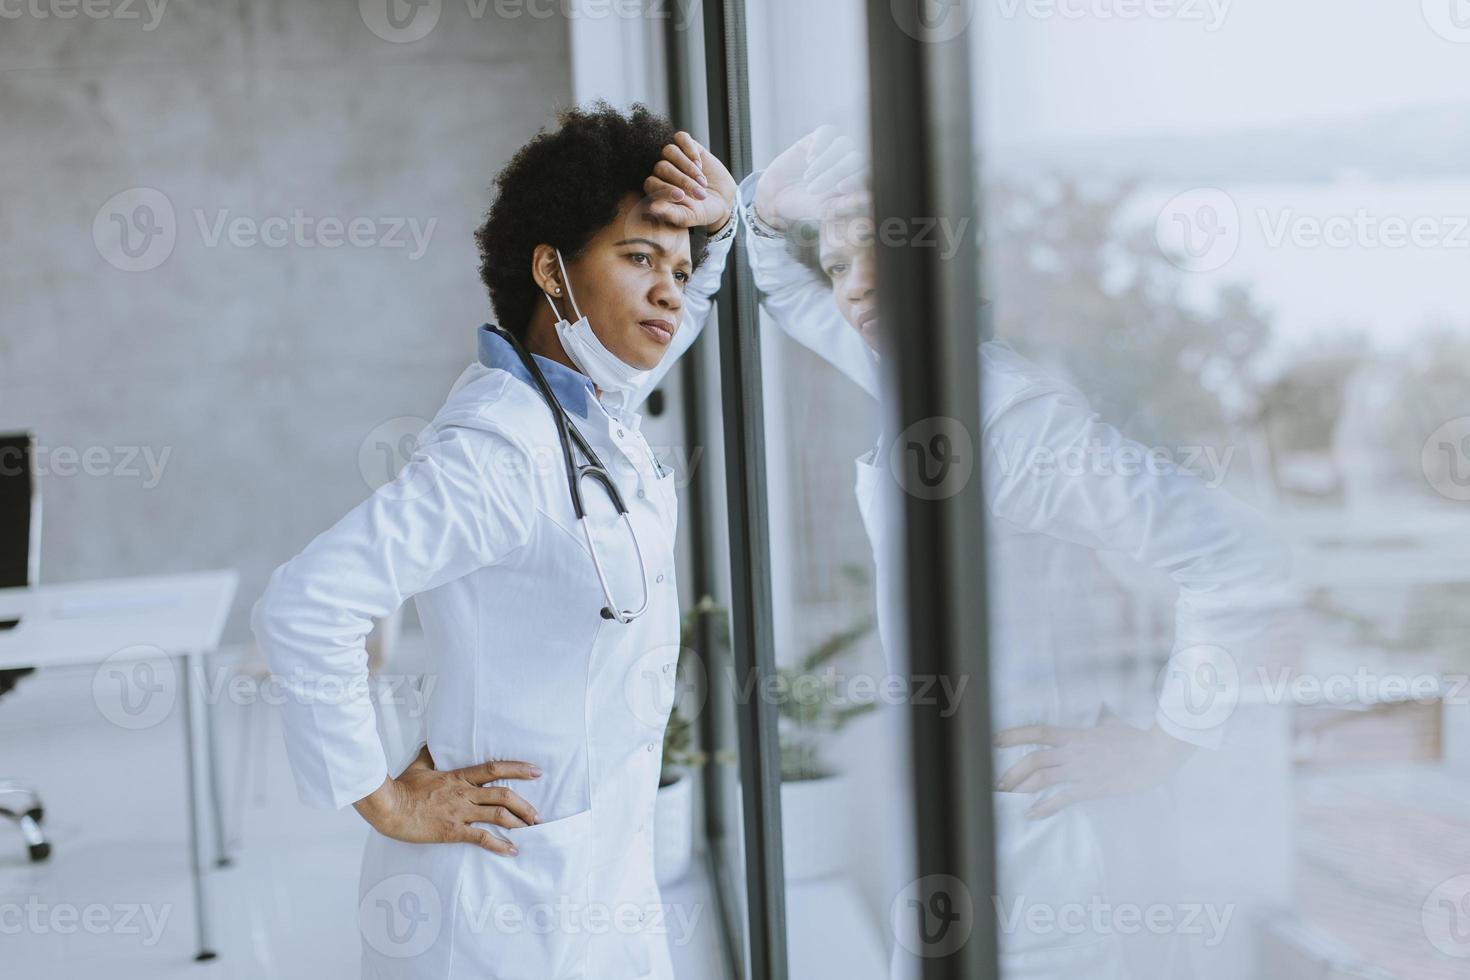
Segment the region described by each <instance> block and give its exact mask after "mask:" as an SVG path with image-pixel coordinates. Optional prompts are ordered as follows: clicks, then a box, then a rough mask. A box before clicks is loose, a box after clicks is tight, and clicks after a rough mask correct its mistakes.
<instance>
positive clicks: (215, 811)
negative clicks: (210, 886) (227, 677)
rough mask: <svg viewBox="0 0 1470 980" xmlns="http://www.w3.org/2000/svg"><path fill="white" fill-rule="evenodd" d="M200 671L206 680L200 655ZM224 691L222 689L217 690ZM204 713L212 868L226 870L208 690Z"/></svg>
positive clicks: (216, 752)
mask: <svg viewBox="0 0 1470 980" xmlns="http://www.w3.org/2000/svg"><path fill="white" fill-rule="evenodd" d="M199 664H200V668H201V670H203V671H204V674H205V676H204V679H205V680H207V679H208V665H209V656H208V655H207V654H205V655H201V656H200V658H199ZM218 689H219V690H224V688H223V687H220V688H218ZM201 705H202V710H203V712H204V765H205V767H206V768H207V769H208V772H209V809H210V816H211V817H212V819H213V823H214V866H215V867H216V868H228V867H229V866H230V864H231V861H230V855H229V853H228V852H227V851H226V849H225V818H224V812H225V808H224V806H223V805H222V803H221V801H220V791H219V749H218V748H217V746H216V743H215V734H214V715H215V711H214V705H213V704H212V703H211V702H210V699H209V688H207V687H206V688H204V698H203V699H202V701H201Z"/></svg>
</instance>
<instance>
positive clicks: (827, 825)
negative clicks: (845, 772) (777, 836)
mask: <svg viewBox="0 0 1470 980" xmlns="http://www.w3.org/2000/svg"><path fill="white" fill-rule="evenodd" d="M848 785H849V784H848V779H847V777H846V776H828V777H826V778H824V779H801V780H797V781H795V782H788V783H782V784H781V853H782V855H783V857H784V858H785V862H786V879H787V880H788V881H798V880H801V879H804V878H826V877H829V876H831V875H836V874H841V873H842V872H843V871H845V870H847V863H848V861H849V860H851V858H852V848H850V847H849V846H848V830H849V829H850V825H849V824H848V822H847V820H846V814H847V791H848Z"/></svg>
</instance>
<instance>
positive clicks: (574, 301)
mask: <svg viewBox="0 0 1470 980" xmlns="http://www.w3.org/2000/svg"><path fill="white" fill-rule="evenodd" d="M556 264H557V265H558V266H559V267H560V268H561V279H562V282H564V283H566V284H567V298H568V299H570V300H571V301H572V312H573V313H575V314H577V319H578V320H580V319H582V311H581V310H580V309H578V307H577V294H576V293H574V292H572V277H571V276H569V275H567V267H566V265H565V264H564V263H563V262H562V260H561V249H557V250H556Z"/></svg>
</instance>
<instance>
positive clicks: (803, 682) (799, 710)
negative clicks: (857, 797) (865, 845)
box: [659, 565, 876, 881]
mask: <svg viewBox="0 0 1470 980" xmlns="http://www.w3.org/2000/svg"><path fill="white" fill-rule="evenodd" d="M843 573H844V575H845V576H846V577H847V578H848V580H849V581H851V582H853V583H854V585H855V586H857V587H859V588H863V587H865V586H866V584H867V577H866V575H865V574H864V572H863V570H862V569H861V568H860V567H858V566H855V565H846V566H844V567H843ZM701 613H708V614H709V615H711V616H712V617H714V625H713V630H712V634H713V636H714V638H715V642H716V644H718V645H719V650H718V652H719V654H721V655H728V653H729V635H730V634H729V614H728V612H727V610H725V609H724V608H723V607H721V606H719V605H717V604H715V602H714V601H713V600H712V599H711V598H709V597H708V596H706V597H705V598H703V599H701V600H700V602H699V604H698V605H697V606H696V607H695V608H694V609H692V610H691V611H690V612H689V614H688V615H686V617H685V619H684V635H683V640H682V645H683V649H684V652H685V653H687V652H688V651H689V649H690V646H691V644H692V637H693V629H694V625H695V623H696V622H697V621H698V616H699V615H700V614H701ZM872 629H873V620H872V617H871V616H867V615H865V616H863V617H862V618H861V619H859V620H858V621H857V622H855V623H854V624H852V625H851V626H849V627H847V628H845V629H842V630H839V631H838V632H837V633H834V634H833V635H831V636H829V637H828V638H827V639H825V640H823V641H822V642H821V643H820V644H818V645H817V647H816V648H815V649H813V650H812V651H811V652H810V653H808V654H807V655H806V656H805V657H803V658H802V659H801V660H800V661H798V662H797V663H795V664H792V665H789V666H778V667H777V669H776V674H777V684H776V704H777V716H778V720H777V727H778V732H779V736H780V747H781V813H782V821H781V823H782V833H783V837H784V846H783V851H784V854H785V864H786V877H787V878H791V879H798V878H813V877H821V876H823V875H828V874H833V873H836V872H837V871H840V870H841V868H842V866H843V863H844V862H845V861H846V860H847V858H848V857H849V856H850V854H851V849H850V848H849V847H848V846H847V844H846V842H845V841H844V838H843V835H842V829H843V827H844V826H845V824H844V823H843V822H842V821H841V820H840V819H838V818H837V816H838V814H840V813H842V811H843V807H844V806H845V805H846V793H847V783H846V777H845V776H844V775H843V774H841V773H840V772H838V770H837V768H836V766H835V765H834V764H832V763H831V761H830V760H829V759H828V758H827V756H826V753H825V747H826V745H827V744H828V742H829V740H830V739H831V738H832V737H833V736H834V735H836V733H837V732H839V731H840V730H841V729H842V728H843V727H844V726H845V725H847V723H848V722H850V721H852V720H853V719H854V718H856V717H858V716H859V715H862V714H865V713H867V712H869V711H872V710H873V709H874V708H875V707H876V705H875V704H874V703H873V702H860V703H852V702H849V701H848V700H847V699H846V698H845V697H844V696H843V692H842V689H841V683H840V682H841V678H840V677H839V676H837V674H836V671H835V667H836V661H837V660H838V659H839V658H840V657H841V656H842V655H844V654H846V653H848V652H849V651H851V650H852V648H853V647H854V646H856V645H857V643H858V642H859V641H860V640H862V639H863V638H864V637H865V636H867V635H868V634H869V633H871V632H872ZM715 659H717V658H715ZM683 667H684V655H683V654H682V653H681V655H680V661H679V669H680V671H681V673H682V670H683ZM676 722H677V723H680V724H682V725H683V726H685V728H684V732H683V733H680V732H678V731H677V730H676V727H675V726H676ZM688 724H689V723H688V721H687V720H685V719H684V718H683V716H682V714H680V712H679V707H678V705H675V708H674V720H671V721H670V726H669V734H668V735H667V736H666V738H665V750H664V751H665V760H666V762H665V765H666V771H665V778H666V779H667V778H668V767H669V760H671V759H679V758H681V754H682V753H683V752H684V751H687V746H688V744H689V743H688V740H687V732H688ZM720 757H723V753H721V754H720V755H718V756H717V758H720ZM697 759H698V762H697V763H696V764H702V763H703V762H704V760H705V755H704V753H698V754H697ZM731 761H733V759H732V760H731ZM674 778H677V777H674ZM681 781H682V782H685V783H687V782H689V780H688V779H683V780H681ZM673 785H677V784H673ZM665 792H667V790H665V789H661V790H660V794H661V795H660V797H659V806H660V807H662V806H663V805H664V797H663V795H662V794H663V793H665ZM735 792H736V795H737V799H738V796H739V793H740V786H739V784H738V783H737V785H736V787H735ZM737 805H738V804H737ZM673 806H674V804H673V802H672V798H671V806H670V809H671V810H672V809H673ZM659 819H660V821H661V820H662V817H660V818H659ZM677 819H679V820H680V821H683V820H684V816H683V814H682V813H680V814H679V815H678V817H677ZM691 819H692V817H691ZM680 826H681V827H687V828H690V833H691V835H692V823H689V822H684V823H681V824H680ZM669 833H671V834H672V833H676V831H673V830H670V831H669ZM659 880H660V881H662V880H664V879H663V878H660V879H659ZM670 880H672V879H670Z"/></svg>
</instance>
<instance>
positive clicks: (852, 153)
mask: <svg viewBox="0 0 1470 980" xmlns="http://www.w3.org/2000/svg"><path fill="white" fill-rule="evenodd" d="M862 166H863V158H862V154H860V153H858V151H857V147H856V146H855V145H854V144H853V142H852V140H850V139H848V138H847V137H846V136H841V137H838V138H837V139H835V140H833V141H832V144H831V145H830V146H828V147H826V148H825V149H824V150H822V152H821V154H820V155H818V156H817V157H816V158H815V159H813V160H812V161H811V162H810V163H809V164H807V168H806V173H805V174H803V177H804V178H805V180H806V182H807V183H808V184H809V185H810V186H811V188H812V193H814V194H822V193H826V192H827V191H829V190H831V189H832V187H833V186H835V185H836V183H837V181H839V180H841V179H842V178H843V177H846V176H847V175H848V174H851V173H856V172H857V171H858V170H861V169H862Z"/></svg>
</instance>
